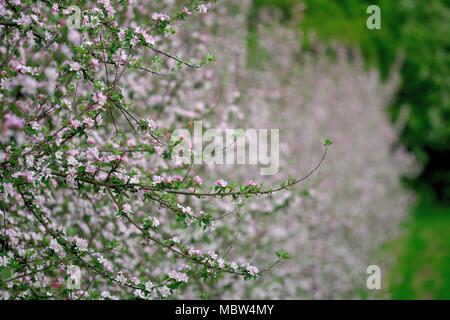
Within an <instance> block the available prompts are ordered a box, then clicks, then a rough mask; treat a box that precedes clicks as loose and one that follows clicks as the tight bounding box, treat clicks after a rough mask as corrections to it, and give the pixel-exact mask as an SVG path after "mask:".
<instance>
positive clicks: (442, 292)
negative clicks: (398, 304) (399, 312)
mask: <svg viewBox="0 0 450 320" xmlns="http://www.w3.org/2000/svg"><path fill="white" fill-rule="evenodd" d="M405 227H406V228H407V233H406V235H405V236H403V237H402V238H400V239H397V240H396V241H394V243H393V246H392V248H393V250H394V252H395V253H396V254H397V261H396V263H395V266H394V269H393V270H392V272H391V273H390V276H389V282H390V292H391V297H392V298H393V299H450V207H445V206H442V205H439V204H437V203H436V202H434V201H433V199H431V197H429V196H427V195H423V196H422V199H421V200H420V202H419V203H418V205H417V206H416V207H415V208H414V210H413V212H412V215H411V216H410V217H409V220H408V222H407V223H406V225H405Z"/></svg>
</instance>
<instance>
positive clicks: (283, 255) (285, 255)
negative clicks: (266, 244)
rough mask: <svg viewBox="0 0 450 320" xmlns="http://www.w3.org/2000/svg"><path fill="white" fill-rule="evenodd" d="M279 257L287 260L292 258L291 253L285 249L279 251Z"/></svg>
mask: <svg viewBox="0 0 450 320" xmlns="http://www.w3.org/2000/svg"><path fill="white" fill-rule="evenodd" d="M277 257H278V258H279V259H281V260H287V259H290V258H291V257H289V253H288V252H287V251H286V250H283V249H281V250H278V251H277Z"/></svg>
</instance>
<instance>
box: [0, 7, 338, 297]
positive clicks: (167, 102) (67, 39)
mask: <svg viewBox="0 0 450 320" xmlns="http://www.w3.org/2000/svg"><path fill="white" fill-rule="evenodd" d="M76 4H78V5H80V7H77V6H74V5H76ZM210 7H211V4H210V3H209V2H205V1H197V0H196V1H191V2H190V3H189V5H186V6H181V7H178V6H176V5H172V4H171V1H169V2H168V3H164V2H157V3H156V4H155V3H154V1H152V3H150V1H138V2H133V1H110V0H100V1H98V2H94V1H82V2H81V3H79V2H75V1H41V2H35V1H1V2H0V14H1V20H0V28H1V29H0V31H1V33H2V38H1V47H0V50H1V52H2V62H1V63H2V64H1V70H0V90H1V97H0V98H1V100H2V104H1V109H0V115H1V116H0V125H1V127H0V128H1V131H2V136H1V138H0V144H1V151H0V161H1V162H0V168H1V169H0V177H1V181H0V209H1V216H2V232H1V236H0V240H1V252H0V276H1V280H2V281H1V283H2V288H1V293H2V297H3V298H12V299H16V298H24V299H25V298H32V299H48V298H56V299H64V298H74V299H81V298H88V299H97V298H103V299H109V298H131V297H137V298H143V299H147V298H166V297H169V296H170V295H172V294H173V293H175V292H177V291H178V290H180V289H184V288H186V287H187V286H188V284H189V283H191V282H194V281H200V279H201V280H202V281H205V282H207V283H211V281H214V280H215V279H219V278H222V277H231V278H232V279H233V281H241V279H242V280H251V279H256V278H258V277H259V276H261V275H262V274H264V272H266V271H268V270H270V269H272V267H273V266H274V265H275V264H277V263H278V262H280V261H281V260H283V259H285V258H287V254H286V253H284V252H282V251H279V252H278V257H277V256H276V255H275V253H273V257H274V260H273V261H271V263H269V264H268V265H267V267H264V266H263V268H261V269H258V268H257V267H256V266H254V265H252V264H251V263H250V262H248V261H246V260H245V259H244V258H243V257H236V259H233V260H231V259H227V252H225V253H220V252H221V250H222V249H223V248H221V247H220V246H219V247H217V248H215V249H214V251H213V250H208V249H205V248H202V247H201V246H200V245H201V244H202V243H208V242H210V241H211V239H210V238H209V237H210V236H209V235H208V234H209V232H211V230H212V229H213V227H214V226H213V220H214V219H215V218H217V215H222V216H225V215H227V214H230V213H226V212H225V213H224V212H223V211H222V208H221V207H219V206H217V207H212V208H209V210H198V211H197V210H196V209H194V208H193V206H190V205H189V199H191V200H190V201H199V202H200V203H211V199H217V200H220V201H224V200H226V199H227V198H231V199H233V201H234V202H239V201H240V200H242V199H246V198H251V197H254V196H263V195H270V194H272V193H275V192H277V191H281V190H284V189H288V188H290V187H291V186H293V185H295V184H297V183H298V182H300V181H302V180H303V178H300V179H297V180H296V179H294V178H289V179H288V180H287V181H286V182H283V183H282V184H281V185H280V186H279V187H275V188H270V187H264V186H263V185H261V184H257V183H254V182H250V183H247V182H246V183H243V184H241V185H240V184H237V183H234V182H231V181H226V180H225V178H217V177H215V180H216V183H206V182H204V181H203V180H202V178H201V177H199V176H197V175H193V174H191V168H190V167H186V166H182V165H179V164H177V163H176V161H175V165H174V161H173V160H176V159H172V158H171V157H172V150H173V148H174V147H175V146H176V144H177V143H179V141H173V140H170V139H168V137H169V135H170V129H172V128H175V127H176V126H177V124H181V123H183V122H182V121H181V120H182V119H181V118H183V117H186V116H190V115H194V116H195V117H197V116H201V117H202V116H205V113H209V112H210V111H211V110H212V109H214V106H212V105H211V106H210V108H209V109H206V108H205V106H204V103H205V102H206V101H208V100H207V99H208V98H209V97H210V96H211V93H209V95H207V94H202V93H203V92H204V91H208V90H210V88H208V87H206V84H207V83H210V82H209V81H208V82H203V80H204V79H205V77H206V78H208V77H210V76H209V75H208V73H207V72H206V73H205V72H203V73H201V72H200V71H199V70H198V69H200V68H201V67H203V66H204V65H206V64H207V63H209V62H212V61H214V57H213V56H212V55H210V54H209V53H208V52H206V51H205V47H204V46H202V44H201V42H202V41H203V40H204V39H201V34H199V33H197V34H195V33H193V34H189V32H187V33H183V31H182V29H183V27H185V25H186V29H187V30H190V29H189V28H190V27H189V24H188V19H190V18H193V17H196V18H198V19H200V18H199V16H200V15H204V14H206V13H207V12H208V10H209V9H210ZM166 12H167V13H166ZM169 13H170V14H169ZM149 17H150V18H149ZM205 23H206V24H207V23H208V22H205ZM180 30H181V31H180ZM178 34H180V36H179V38H178V40H177V39H176V37H177V36H178ZM191 38H192V39H193V40H192V42H191V43H192V45H193V46H192V47H191V46H190V44H191V43H190V42H189V41H190V40H189V39H191ZM180 39H184V40H183V41H181V40H180ZM197 45H198V46H197ZM171 50H174V51H171ZM174 52H175V53H174ZM190 56H192V57H193V58H189V57H190ZM197 71H199V75H194V74H197ZM183 73H188V74H189V76H186V77H187V79H189V80H184V78H183V76H182V75H180V74H183ZM191 76H192V77H197V78H196V81H192V78H189V77H191ZM146 79H147V80H146ZM215 84H217V82H216V83H215ZM189 86H193V87H192V89H193V91H194V92H196V93H195V97H201V100H200V99H199V100H198V101H192V99H191V97H190V96H188V95H189V94H190V93H189V89H190V88H189ZM212 101H214V100H212ZM193 102H195V103H196V104H195V105H194V106H195V109H194V110H193V111H191V109H189V108H186V109H184V110H183V107H184V104H191V103H193ZM212 104H214V102H212ZM166 106H167V108H166ZM174 109H176V110H174ZM183 113H187V114H183ZM328 144H330V143H329V142H328V141H327V143H325V153H326V149H327V146H328ZM325 153H324V154H323V157H322V160H323V158H324V156H325ZM319 159H320V158H319ZM316 169H317V167H316V168H314V170H313V171H311V172H310V173H309V174H308V175H307V176H309V175H310V174H311V173H312V172H314V171H315V170H316ZM307 176H305V177H307ZM199 233H203V234H204V239H203V240H202V239H198V240H196V239H195V238H194V237H192V238H189V237H188V236H187V235H189V234H195V235H197V234H199ZM194 240H196V241H194ZM217 243H220V241H218V242H217ZM214 246H215V245H214ZM74 266H76V267H78V268H79V270H80V274H81V278H80V279H76V276H75V275H74V270H77V268H75V269H74ZM78 280H81V283H80V285H77V281H78Z"/></svg>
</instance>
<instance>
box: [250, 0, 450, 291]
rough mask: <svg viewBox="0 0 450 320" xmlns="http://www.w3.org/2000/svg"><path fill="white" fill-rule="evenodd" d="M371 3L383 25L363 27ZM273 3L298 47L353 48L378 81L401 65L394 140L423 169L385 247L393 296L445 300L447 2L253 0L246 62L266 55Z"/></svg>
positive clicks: (449, 111)
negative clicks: (264, 39) (412, 203)
mask: <svg viewBox="0 0 450 320" xmlns="http://www.w3.org/2000/svg"><path fill="white" fill-rule="evenodd" d="M373 4H375V5H378V6H379V7H380V8H381V25H382V28H381V30H368V29H367V27H366V20H367V18H368V16H369V15H368V14H367V13H366V10H367V7H368V6H369V5H373ZM271 8H274V9H275V8H276V10H278V11H280V12H281V14H282V19H281V20H282V21H284V22H285V23H289V24H291V25H292V24H294V25H295V27H296V28H298V31H299V41H300V43H301V45H302V47H303V48H304V50H308V51H312V52H314V50H316V49H317V46H318V45H320V46H323V44H325V45H326V46H327V45H329V46H327V50H329V51H330V55H331V56H332V54H333V50H332V47H333V46H332V45H333V43H336V42H338V43H341V44H345V45H347V46H349V47H352V48H358V49H359V50H360V51H361V53H362V54H363V56H364V58H365V62H366V64H367V67H368V68H371V67H377V68H378V69H379V70H380V73H381V75H382V76H383V77H384V78H387V77H388V76H389V74H390V72H391V70H392V69H393V68H395V66H398V65H400V76H401V85H400V89H399V91H398V93H397V95H396V97H395V100H394V101H393V103H392V105H391V106H390V107H389V109H388V110H386V112H387V114H388V116H389V117H390V118H391V119H392V122H393V125H396V126H398V127H399V128H400V130H399V138H398V143H399V144H403V145H405V146H406V147H407V148H408V150H409V151H410V152H411V153H413V154H414V155H415V156H416V158H417V159H418V161H419V162H420V163H421V164H422V165H423V170H422V171H421V172H420V173H419V174H418V175H417V176H416V177H414V178H408V179H406V178H405V182H406V185H407V187H409V188H413V189H414V190H415V191H416V193H417V199H418V201H417V206H416V207H415V208H412V212H411V216H410V218H409V220H408V221H407V222H406V223H405V226H406V228H407V230H408V232H407V234H406V236H405V237H403V238H402V239H398V240H396V242H395V243H392V244H390V245H388V247H389V249H390V250H394V251H395V252H396V253H397V256H398V262H397V264H396V270H394V271H393V272H392V274H391V275H390V280H389V287H390V291H391V294H392V297H393V298H399V299H413V298H425V299H426V298H438V299H450V249H449V248H450V205H449V204H450V104H449V92H450V90H449V89H450V88H449V84H450V81H449V74H450V72H449V71H450V70H449V69H450V61H449V60H450V55H449V52H450V1H448V0H428V1H422V0H396V1H392V0H302V1H299V0H253V1H252V7H251V10H250V14H249V18H248V29H249V33H248V52H249V55H248V64H249V65H250V66H252V67H255V68H257V67H258V64H259V63H260V62H261V61H263V60H264V49H263V48H262V47H261V46H260V45H259V39H258V37H257V32H255V30H256V27H257V25H258V23H260V21H259V20H258V19H259V14H260V11H261V9H266V10H267V9H269V10H270V9H271ZM393 147H394V148H395V146H393Z"/></svg>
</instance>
